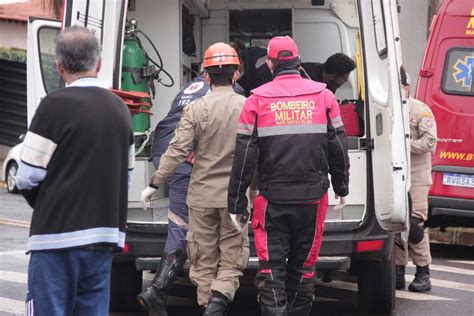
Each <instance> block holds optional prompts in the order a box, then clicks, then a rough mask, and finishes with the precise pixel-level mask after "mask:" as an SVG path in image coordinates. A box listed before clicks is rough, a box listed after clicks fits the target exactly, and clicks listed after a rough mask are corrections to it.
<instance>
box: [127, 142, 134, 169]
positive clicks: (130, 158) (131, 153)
mask: <svg viewBox="0 0 474 316" xmlns="http://www.w3.org/2000/svg"><path fill="white" fill-rule="evenodd" d="M133 168H135V145H134V144H132V145H130V148H129V149H128V169H133Z"/></svg>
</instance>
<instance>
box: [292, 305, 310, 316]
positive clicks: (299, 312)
mask: <svg viewBox="0 0 474 316" xmlns="http://www.w3.org/2000/svg"><path fill="white" fill-rule="evenodd" d="M312 306H313V303H309V304H304V305H300V306H294V305H289V308H288V316H308V315H309V313H310V312H311V307H312Z"/></svg>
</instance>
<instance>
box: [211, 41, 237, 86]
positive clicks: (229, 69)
mask: <svg viewBox="0 0 474 316" xmlns="http://www.w3.org/2000/svg"><path fill="white" fill-rule="evenodd" d="M239 65H240V61H239V56H238V55H237V52H236V51H235V49H234V48H233V47H232V46H230V45H229V44H226V43H215V44H213V45H211V46H209V48H208V49H206V51H205V53H204V60H203V67H204V70H205V73H204V77H205V78H206V80H207V81H209V83H210V84H211V87H213V86H214V87H222V86H233V85H234V84H235V82H236V81H237V80H238V79H239V77H240V75H239V70H238V69H239Z"/></svg>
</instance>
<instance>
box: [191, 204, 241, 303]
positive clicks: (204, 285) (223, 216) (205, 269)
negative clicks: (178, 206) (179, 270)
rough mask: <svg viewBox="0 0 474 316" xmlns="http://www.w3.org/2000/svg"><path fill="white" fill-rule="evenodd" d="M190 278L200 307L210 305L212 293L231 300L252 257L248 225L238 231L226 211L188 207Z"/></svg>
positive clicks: (222, 209)
mask: <svg viewBox="0 0 474 316" xmlns="http://www.w3.org/2000/svg"><path fill="white" fill-rule="evenodd" d="M186 240H187V242H188V248H187V249H188V258H189V261H190V262H191V269H190V272H189V277H190V279H191V281H192V282H193V283H194V284H195V285H196V286H197V297H198V304H199V305H200V306H207V302H208V300H209V298H210V297H211V296H212V291H218V292H220V293H222V294H224V295H225V296H226V297H227V298H228V299H229V300H230V301H232V300H233V299H234V295H235V292H236V291H237V289H238V288H239V277H241V276H242V275H243V273H242V271H243V270H244V269H245V267H246V266H247V261H248V258H249V254H250V252H249V238H248V225H246V226H245V227H244V229H243V230H242V232H239V231H238V230H237V229H236V228H235V227H234V226H233V225H232V222H231V219H230V216H229V212H228V210H227V209H226V208H196V207H189V231H188V233H187V235H186Z"/></svg>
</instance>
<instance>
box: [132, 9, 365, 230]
mask: <svg viewBox="0 0 474 316" xmlns="http://www.w3.org/2000/svg"><path fill="white" fill-rule="evenodd" d="M142 2H144V3H143V5H142ZM145 3H146V5H145ZM178 3H179V2H178ZM189 3H190V2H189V1H184V2H183V3H182V5H183V6H187V7H188V8H189V9H190V12H191V13H192V14H193V15H194V17H195V21H194V40H195V44H196V56H188V55H186V54H185V53H184V52H182V51H183V50H182V43H181V42H182V38H181V36H182V35H181V30H180V27H182V26H181V25H180V24H181V22H180V21H181V20H180V19H181V15H182V12H183V11H182V7H180V6H179V5H176V3H175V1H172V0H163V1H157V2H155V1H152V0H142V1H140V2H137V3H136V10H135V11H134V12H129V16H128V17H133V18H135V19H137V21H138V23H139V25H140V28H141V29H144V30H145V31H146V32H147V33H148V34H149V35H150V37H151V38H152V40H154V41H155V43H156V45H157V46H158V49H159V50H160V53H161V54H162V56H163V59H164V60H165V63H166V65H167V69H169V70H170V72H171V73H172V75H174V76H175V78H176V79H177V81H178V82H177V84H176V85H175V86H174V87H173V88H167V89H163V88H162V87H158V90H157V98H156V100H154V105H155V109H154V113H155V115H154V117H153V118H152V126H153V127H154V126H156V124H157V123H158V121H159V120H161V119H162V118H163V117H164V116H165V115H166V113H167V111H168V109H169V104H171V100H172V99H173V98H174V96H175V95H176V94H177V92H178V90H179V88H180V87H182V86H183V85H184V84H186V83H187V82H188V81H189V80H191V78H190V76H189V65H197V64H198V63H199V62H201V61H202V51H203V50H204V49H205V48H206V47H208V46H209V45H210V44H212V43H215V42H230V41H238V42H240V43H241V45H242V47H243V48H244V49H249V48H252V47H261V48H262V49H266V45H267V43H268V40H269V39H270V38H271V37H273V36H279V35H290V36H292V37H293V38H294V39H295V41H296V43H297V44H298V47H299V49H300V54H301V58H302V61H303V62H318V63H324V62H325V61H326V59H327V58H328V57H329V56H331V55H332V54H334V53H337V52H342V53H345V54H346V55H348V56H350V57H352V58H353V59H354V60H355V59H356V58H355V57H356V52H357V36H358V33H359V27H358V25H357V23H354V17H357V16H358V13H357V10H356V7H355V4H354V3H352V2H350V3H349V2H347V1H340V0H333V1H325V4H324V5H312V4H311V1H309V0H301V1H266V0H265V1H258V0H257V1H240V0H239V1H226V0H210V1H208V2H207V7H206V8H207V9H208V14H207V15H203V14H197V13H196V10H195V8H192V6H190V5H189ZM331 3H334V4H336V5H337V6H334V5H332V6H331ZM164 7H166V14H164V9H163V8H164ZM336 7H337V9H336ZM341 12H342V13H341ZM157 14H158V15H159V17H160V19H161V18H163V19H164V20H165V21H168V22H170V23H169V24H166V23H165V24H163V23H162V22H161V21H160V19H158V16H157ZM165 15H166V16H165ZM347 17H349V20H348V18H347ZM177 21H179V23H177ZM355 21H356V22H357V19H355ZM164 25H168V26H166V27H163V26H164ZM176 36H177V37H178V38H180V39H179V41H171V42H172V44H171V45H169V44H166V45H164V43H165V41H166V43H168V42H169V39H170V38H176ZM175 42H176V43H175ZM177 51H180V52H181V54H176V52H177ZM264 59H265V58H263V59H261V60H262V61H263V62H264ZM246 72H247V70H246ZM361 73H363V72H361ZM357 80H358V78H357V72H356V70H354V71H353V72H352V73H351V75H350V77H349V80H348V81H347V82H346V83H345V84H344V85H343V86H342V87H340V88H339V89H338V91H337V93H336V97H337V98H338V99H339V100H340V101H342V100H345V99H348V100H357V99H359V98H360V97H359V95H358V91H357V90H358V89H357V87H358V86H357ZM364 117H365V114H364ZM365 129H366V127H365V126H364V127H363V128H362V130H365ZM349 148H350V151H349V156H350V163H351V169H350V172H351V177H350V194H349V196H348V205H347V206H346V207H345V208H344V209H343V210H342V211H340V212H334V211H333V210H332V208H330V210H329V211H328V218H327V222H328V224H329V225H328V226H327V229H329V230H330V229H331V228H330V227H331V226H332V225H331V223H344V222H361V221H363V219H364V217H365V212H366V199H367V193H366V190H367V174H366V170H367V165H366V163H367V159H366V152H365V149H359V146H358V137H349ZM329 198H330V205H335V204H337V203H338V201H337V200H335V199H334V192H333V191H332V188H330V189H329Z"/></svg>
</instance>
